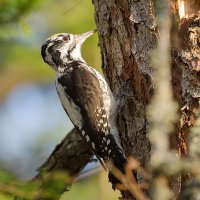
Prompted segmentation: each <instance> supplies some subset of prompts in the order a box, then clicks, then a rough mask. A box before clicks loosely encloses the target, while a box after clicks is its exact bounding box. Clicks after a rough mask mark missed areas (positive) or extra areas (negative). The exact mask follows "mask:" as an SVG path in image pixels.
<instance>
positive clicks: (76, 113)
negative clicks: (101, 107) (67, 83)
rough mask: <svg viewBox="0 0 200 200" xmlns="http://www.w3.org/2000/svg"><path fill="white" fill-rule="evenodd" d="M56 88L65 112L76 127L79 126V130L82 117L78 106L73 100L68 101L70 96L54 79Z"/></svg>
mask: <svg viewBox="0 0 200 200" xmlns="http://www.w3.org/2000/svg"><path fill="white" fill-rule="evenodd" d="M56 88H57V91H58V95H59V98H60V101H61V103H62V106H63V108H64V109H65V111H66V112H67V114H68V116H69V118H70V120H71V121H72V123H73V124H74V125H75V126H76V127H78V128H79V130H81V129H82V126H83V119H82V116H81V113H80V112H81V111H80V108H79V107H78V106H76V105H75V104H74V103H73V101H70V97H68V96H67V94H66V93H65V91H64V88H63V87H62V85H61V84H59V83H58V82H57V81H56Z"/></svg>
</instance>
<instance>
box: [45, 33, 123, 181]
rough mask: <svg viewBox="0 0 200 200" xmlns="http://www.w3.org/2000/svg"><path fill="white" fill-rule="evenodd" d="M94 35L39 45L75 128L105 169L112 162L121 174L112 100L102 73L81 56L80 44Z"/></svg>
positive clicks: (58, 37)
mask: <svg viewBox="0 0 200 200" xmlns="http://www.w3.org/2000/svg"><path fill="white" fill-rule="evenodd" d="M94 32H95V31H89V32H86V33H83V34H80V35H74V34H69V33H60V34H56V35H53V36H51V37H50V38H48V39H47V40H46V42H45V43H44V44H43V45H42V50H41V54H42V57H43V59H44V61H45V62H46V63H47V64H49V65H50V66H51V67H52V68H53V69H54V70H55V71H56V73H57V80H56V89H57V92H58V95H59V98H60V101H61V103H62V106H63V108H64V110H65V111H66V113H67V114H68V116H69V118H70V119H71V121H72V123H73V124H74V126H75V127H76V128H78V129H79V130H80V133H81V136H82V137H83V138H84V139H85V140H86V141H87V143H88V144H89V145H90V147H91V148H92V150H93V151H94V153H95V154H96V156H97V158H98V159H99V161H100V162H101V164H102V165H103V166H104V167H105V168H109V167H108V166H107V165H106V164H105V163H106V161H112V163H113V164H114V165H115V166H116V167H117V168H119V169H120V170H121V171H122V172H123V173H124V165H125V164H126V162H127V159H126V157H125V156H124V154H123V152H122V150H121V145H120V142H119V138H118V131H117V128H116V125H115V118H116V111H117V106H116V101H115V98H114V97H113V94H112V92H111V91H110V88H109V86H108V84H107V83H106V81H105V80H104V78H103V77H102V76H101V74H100V73H99V72H97V71H96V70H95V69H94V68H92V67H90V66H88V65H87V63H86V62H85V61H84V60H83V58H82V57H81V51H80V50H81V45H82V44H83V42H84V41H85V39H86V38H88V37H89V36H90V35H92V34H93V33H94ZM111 177H112V176H111Z"/></svg>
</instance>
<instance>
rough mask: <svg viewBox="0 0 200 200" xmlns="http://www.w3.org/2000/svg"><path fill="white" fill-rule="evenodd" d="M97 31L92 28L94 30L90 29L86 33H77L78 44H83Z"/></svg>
mask: <svg viewBox="0 0 200 200" xmlns="http://www.w3.org/2000/svg"><path fill="white" fill-rule="evenodd" d="M96 32H97V29H95V30H92V31H88V32H86V33H82V34H79V35H75V39H76V42H77V43H78V44H82V43H83V42H84V41H85V40H86V39H87V38H88V37H90V36H91V35H93V34H94V33H96Z"/></svg>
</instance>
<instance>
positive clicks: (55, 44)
mask: <svg viewBox="0 0 200 200" xmlns="http://www.w3.org/2000/svg"><path fill="white" fill-rule="evenodd" d="M95 32H96V30H92V31H88V32H86V33H82V34H70V33H59V34H55V35H52V36H51V37H49V38H48V39H47V40H46V41H45V42H44V43H43V45H42V48H41V55H42V58H43V60H44V62H46V63H47V64H48V65H50V66H51V67H52V68H53V69H55V70H56V71H57V72H59V71H60V70H61V69H62V68H64V67H65V66H67V64H68V63H72V62H73V61H84V60H83V58H82V57H81V46H82V44H83V42H84V41H85V40H86V39H87V38H88V37H90V36H91V35H92V34H93V33H95Z"/></svg>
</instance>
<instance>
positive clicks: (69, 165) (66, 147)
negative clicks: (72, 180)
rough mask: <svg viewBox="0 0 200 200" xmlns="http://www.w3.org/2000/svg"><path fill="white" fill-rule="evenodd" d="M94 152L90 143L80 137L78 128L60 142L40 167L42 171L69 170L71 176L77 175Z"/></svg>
mask: <svg viewBox="0 0 200 200" xmlns="http://www.w3.org/2000/svg"><path fill="white" fill-rule="evenodd" d="M92 155H93V152H92V151H91V149H90V148H89V146H88V144H87V143H86V142H85V141H84V140H83V139H82V138H81V137H80V135H79V132H78V130H77V129H75V128H74V129H72V130H71V131H70V133H68V134H67V136H66V137H65V138H64V139H63V141H62V142H61V143H60V144H58V145H57V146H56V148H55V150H54V151H53V152H52V154H51V155H50V156H49V158H48V159H47V161H46V162H45V163H44V164H43V165H42V166H41V167H40V168H39V174H38V175H37V177H36V178H39V177H40V176H41V172H53V171H57V170H62V171H67V172H68V174H69V175H70V176H75V175H77V174H78V173H79V172H80V171H81V170H82V169H83V168H84V167H85V166H86V165H87V163H88V162H89V161H90V159H91V157H92Z"/></svg>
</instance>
